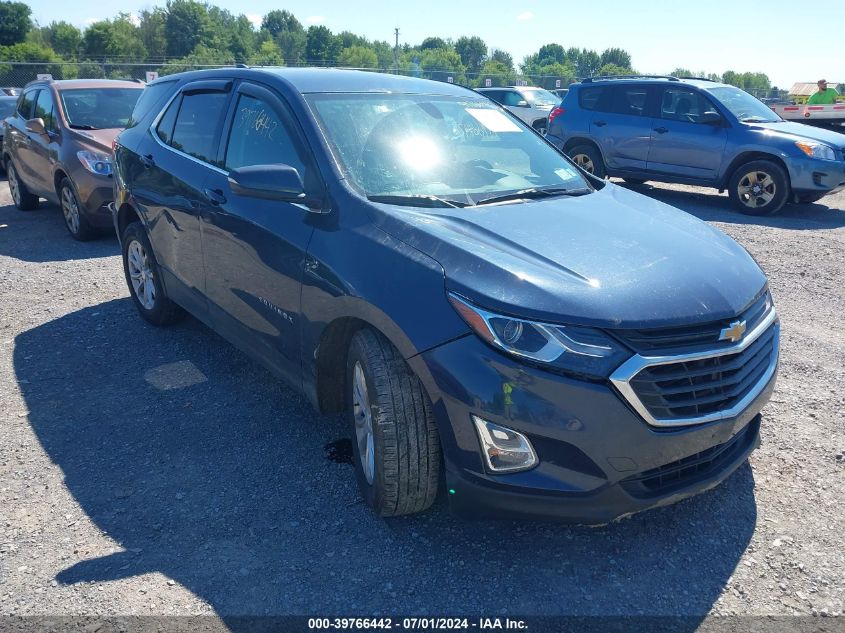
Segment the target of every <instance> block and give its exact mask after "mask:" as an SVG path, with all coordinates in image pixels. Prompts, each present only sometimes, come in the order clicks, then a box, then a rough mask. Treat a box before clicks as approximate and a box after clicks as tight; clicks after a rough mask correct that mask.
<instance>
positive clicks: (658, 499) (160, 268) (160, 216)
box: [112, 68, 779, 523]
mask: <svg viewBox="0 0 845 633" xmlns="http://www.w3.org/2000/svg"><path fill="white" fill-rule="evenodd" d="M139 110H140V111H139ZM115 187H116V192H115V202H114V204H113V206H112V209H113V212H114V223H115V228H116V231H117V234H118V236H119V238H120V242H121V249H122V254H123V263H124V272H125V277H126V282H127V286H128V288H129V292H130V295H131V297H132V300H133V301H134V303H135V306H136V308H137V309H138V311H139V313H140V315H141V316H142V317H143V318H145V319H146V320H148V321H149V322H151V323H153V324H156V325H166V324H168V323H171V322H173V321H174V320H175V319H176V318H178V317H179V316H180V314H181V313H182V311H183V310H187V311H188V312H190V313H191V314H192V315H194V316H195V317H196V318H198V319H199V320H200V321H202V322H204V323H206V324H207V325H208V326H210V327H211V328H213V329H214V330H215V331H216V332H218V333H220V334H221V335H222V336H223V337H225V338H226V339H227V340H229V341H230V342H232V343H233V344H235V345H236V346H238V347H240V348H241V349H242V350H244V351H245V352H246V353H247V354H249V355H250V356H252V357H253V358H255V359H257V360H258V361H260V362H261V363H263V364H264V365H265V366H266V367H268V368H269V369H270V370H271V371H272V372H273V373H274V374H275V375H277V376H278V377H280V378H282V379H284V380H286V381H287V382H288V383H289V384H290V385H291V386H292V387H293V388H295V389H297V390H300V391H302V392H304V393H305V394H306V395H307V397H308V398H309V400H310V401H311V402H312V403H313V404H314V406H315V407H316V408H317V409H318V410H320V411H323V412H346V415H347V416H348V424H349V426H348V429H349V436H350V437H351V438H352V446H353V454H354V459H353V463H354V469H355V474H356V477H357V480H358V484H359V487H360V490H361V494H362V496H363V498H364V499H365V500H366V502H367V504H369V506H370V507H372V508H373V509H374V511H375V512H377V513H379V514H381V515H384V516H390V515H401V514H407V513H412V512H418V511H422V510H424V509H426V508H427V507H429V505H430V504H431V503H432V502H433V501H434V499H435V496H436V494H437V492H438V490H440V489H443V488H445V489H446V490H447V491H448V493H447V498H448V499H449V502H450V505H451V507H452V509H453V510H454V511H456V512H459V513H462V514H466V515H471V516H482V515H489V514H494V515H497V516H502V515H519V516H526V515H527V516H542V517H556V518H559V519H563V520H568V521H576V522H585V523H604V522H607V521H610V520H613V519H615V518H617V517H620V516H623V515H626V514H629V513H631V512H636V511H639V510H643V509H646V508H650V507H653V506H657V505H663V504H666V503H671V502H674V501H677V500H679V499H681V498H684V497H686V496H689V495H692V494H695V493H697V492H700V491H703V490H706V489H708V488H710V487H712V486H715V485H717V484H718V483H719V482H721V481H722V480H724V479H725V478H726V477H727V476H728V475H729V474H730V473H732V472H733V471H734V470H735V469H736V468H737V467H739V466H740V465H741V464H742V463H743V462H744V461H745V460H746V458H747V457H748V455H749V453H750V452H751V451H752V450H753V449H754V448H755V446H757V444H758V438H759V431H760V424H761V415H760V409H761V408H762V406H763V405H764V404H765V402H766V401H767V400H768V398H769V396H770V394H771V392H772V389H773V386H774V380H775V373H776V367H777V361H778V338H779V322H778V318H777V313H776V311H775V307H774V305H773V303H772V298H771V295H770V294H769V291H768V287H767V281H766V277H765V275H764V274H763V272H762V271H761V270H760V268H759V267H758V266H757V264H756V263H755V262H754V260H753V259H752V258H751V257H750V256H749V254H748V253H747V252H746V251H745V250H744V249H743V248H742V247H740V246H739V245H737V244H736V243H735V242H734V241H733V240H731V239H730V238H728V237H727V236H726V235H725V234H723V233H721V232H720V231H719V230H717V229H715V228H713V227H711V226H709V225H708V224H706V223H705V222H702V221H700V220H698V219H696V218H694V217H692V216H690V215H688V214H686V213H682V212H680V211H678V210H676V209H673V208H671V207H669V206H667V205H665V204H662V203H659V202H657V201H654V200H651V199H649V198H647V197H644V196H642V195H640V194H637V193H635V192H632V191H628V190H627V189H625V188H622V187H618V186H616V185H614V184H612V183H609V182H605V181H603V180H600V179H596V178H594V177H592V176H589V175H585V174H584V173H583V172H581V171H580V170H579V169H577V168H576V167H575V166H574V165H573V164H572V163H571V162H570V161H569V160H568V159H567V158H566V157H565V156H563V155H562V154H561V153H560V152H558V151H557V150H556V149H554V148H553V147H552V146H551V145H549V144H548V143H547V142H546V141H544V140H543V139H542V138H540V137H539V136H538V135H537V134H536V133H534V131H532V130H531V128H529V127H528V126H526V125H524V124H523V123H522V122H520V121H518V120H516V119H514V118H513V117H510V116H508V115H507V114H506V113H504V112H502V111H501V109H500V108H499V107H498V106H497V105H496V104H494V103H493V102H491V101H490V100H488V99H486V98H484V97H482V96H480V95H478V94H476V93H474V92H472V91H470V90H467V89H464V88H461V87H458V86H454V85H450V84H447V83H438V82H431V81H426V80H419V79H413V78H408V77H400V76H395V75H381V74H377V73H369V72H358V71H341V70H331V69H297V68H289V69H238V68H226V69H216V70H209V71H195V72H189V73H184V74H178V75H172V76H169V77H165V78H161V79H158V80H157V81H154V82H152V83H151V84H150V85H149V86H148V87H147V89H146V92H145V95H144V101H143V102H139V106H138V108H136V113H135V114H133V117H132V122H131V124H130V127H129V128H128V129H127V130H126V131H124V132H122V133H121V134H120V136H119V137H118V139H117V141H116V146H115ZM280 435H282V437H280V438H279V441H285V440H284V437H283V436H284V431H280ZM444 479H445V481H444ZM444 484H445V485H444Z"/></svg>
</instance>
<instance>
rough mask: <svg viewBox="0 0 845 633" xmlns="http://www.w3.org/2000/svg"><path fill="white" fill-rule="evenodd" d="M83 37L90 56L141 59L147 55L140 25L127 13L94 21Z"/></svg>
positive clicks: (86, 51) (86, 50)
mask: <svg viewBox="0 0 845 633" xmlns="http://www.w3.org/2000/svg"><path fill="white" fill-rule="evenodd" d="M83 39H84V42H85V47H84V48H85V54H86V55H87V56H88V57H93V58H101V59H102V58H110V59H122V58H130V59H132V60H133V61H141V60H143V59H144V58H146V56H147V49H146V48H145V47H144V43H143V42H142V41H141V37H140V33H139V30H138V27H136V26H135V25H134V24H133V23H132V22H131V20H130V19H129V15H128V14H126V13H121V14H119V15H118V17H116V18H115V19H114V20H100V21H99V22H94V23H93V24H91V25H90V26H89V27H88V28H87V29H85V36H84V38H83Z"/></svg>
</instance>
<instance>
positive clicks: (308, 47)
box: [305, 25, 340, 65]
mask: <svg viewBox="0 0 845 633" xmlns="http://www.w3.org/2000/svg"><path fill="white" fill-rule="evenodd" d="M338 55H340V42H339V41H338V40H337V38H336V37H335V36H334V35H333V34H332V32H331V31H330V30H329V29H328V27H325V26H322V25H320V26H309V27H308V31H307V32H306V33H305V57H306V59H307V61H308V62H309V63H314V64H320V65H329V64H331V63H333V62H335V61H336V60H337V57H338Z"/></svg>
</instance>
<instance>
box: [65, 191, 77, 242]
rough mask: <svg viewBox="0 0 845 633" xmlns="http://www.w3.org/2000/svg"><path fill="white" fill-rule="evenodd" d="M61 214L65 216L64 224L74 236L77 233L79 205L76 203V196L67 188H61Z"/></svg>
mask: <svg viewBox="0 0 845 633" xmlns="http://www.w3.org/2000/svg"><path fill="white" fill-rule="evenodd" d="M62 213H63V214H64V216H65V223H66V224H67V227H68V228H69V229H70V232H71V233H73V234H74V235H76V234H78V233H79V205H78V204H77V203H76V196H74V195H73V192H72V191H71V190H70V188H69V187H62Z"/></svg>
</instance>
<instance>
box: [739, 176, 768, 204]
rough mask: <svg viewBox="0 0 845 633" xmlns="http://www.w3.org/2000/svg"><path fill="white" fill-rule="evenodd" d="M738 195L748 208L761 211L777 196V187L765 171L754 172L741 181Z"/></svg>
mask: <svg viewBox="0 0 845 633" xmlns="http://www.w3.org/2000/svg"><path fill="white" fill-rule="evenodd" d="M737 194H738V196H739V199H740V201H741V202H742V204H744V205H745V206H747V207H751V208H752V209H759V208H761V207H765V206H766V205H768V204H769V203H770V202H771V201H772V200H773V199H774V197H775V195H776V194H777V185H776V184H775V181H774V179H773V178H772V177H771V175H769V174H767V173H766V172H764V171H756V170H755V171H752V172H749V173H747V174H745V175H744V176H743V177H742V178H740V179H739V184H738V185H737Z"/></svg>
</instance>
